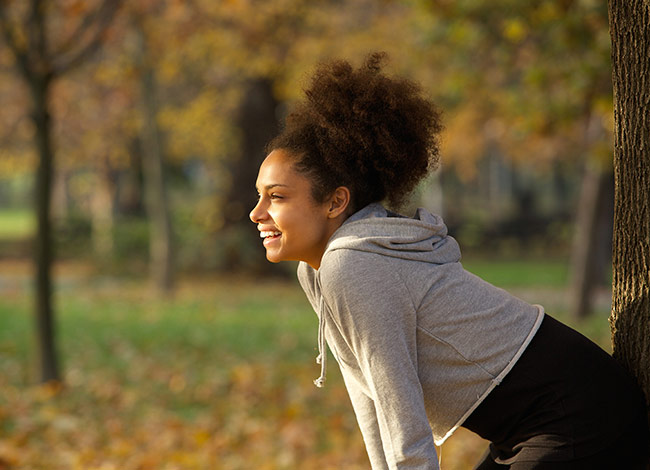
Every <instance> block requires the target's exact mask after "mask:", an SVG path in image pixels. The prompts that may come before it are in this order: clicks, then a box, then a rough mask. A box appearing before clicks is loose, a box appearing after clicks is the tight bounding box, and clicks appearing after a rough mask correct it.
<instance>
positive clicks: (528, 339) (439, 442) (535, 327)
mask: <svg viewBox="0 0 650 470" xmlns="http://www.w3.org/2000/svg"><path fill="white" fill-rule="evenodd" d="M535 307H537V310H538V312H537V318H536V320H535V324H534V325H533V328H532V329H531V330H530V332H529V333H528V336H527V337H526V339H525V340H524V342H523V344H522V345H521V347H520V348H519V350H518V351H517V353H516V354H515V355H514V357H513V358H512V359H511V360H510V362H509V363H508V365H507V366H506V367H505V368H504V369H503V370H502V371H501V373H500V374H499V375H498V376H496V377H495V378H494V379H492V382H491V384H490V386H489V387H488V389H487V390H486V391H485V392H483V394H482V395H481V396H480V397H479V398H478V400H476V401H475V402H474V404H473V405H472V406H471V407H470V408H469V409H468V410H467V411H466V412H465V414H464V415H463V416H461V417H460V419H459V420H458V421H457V422H456V424H455V425H454V426H453V427H452V428H451V429H450V430H449V431H448V432H447V434H445V435H444V436H443V437H442V438H441V439H434V443H435V444H436V445H437V446H442V444H444V443H445V441H446V440H447V439H449V437H451V435H452V434H453V433H454V432H456V430H457V429H458V428H459V427H461V426H462V425H463V423H464V422H465V420H467V418H469V416H470V415H471V414H472V413H473V412H474V410H476V408H478V407H479V405H480V404H481V403H483V401H484V400H485V399H486V398H487V396H488V395H489V394H490V393H491V392H492V391H493V390H494V389H495V388H496V387H497V386H498V385H499V384H501V382H502V381H503V379H504V378H505V377H506V375H508V373H510V371H511V370H512V368H513V367H514V366H515V364H516V363H517V362H518V361H519V359H520V358H521V356H522V355H523V354H524V351H525V350H526V349H527V348H528V345H529V344H530V342H531V341H532V340H533V338H534V337H535V334H536V333H537V330H539V327H540V326H541V324H542V320H544V315H545V314H544V308H543V307H542V306H541V305H535Z"/></svg>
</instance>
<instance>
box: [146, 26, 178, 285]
mask: <svg viewBox="0 0 650 470" xmlns="http://www.w3.org/2000/svg"><path fill="white" fill-rule="evenodd" d="M137 34H138V45H139V51H138V52H139V57H138V63H139V65H140V85H141V92H142V103H141V105H142V119H143V126H142V136H141V137H142V138H141V143H142V171H143V176H144V187H145V204H146V207H147V214H148V216H149V226H150V230H149V253H150V260H149V262H150V268H151V276H152V279H153V280H154V282H155V284H156V286H157V287H158V288H159V289H160V290H161V291H162V292H165V293H169V292H171V291H172V289H173V286H174V276H173V269H174V267H173V266H174V263H173V241H172V239H173V236H172V225H171V215H170V212H169V201H168V196H167V185H166V182H165V175H164V164H163V149H162V142H161V137H160V130H159V128H158V123H157V121H156V119H157V115H158V106H157V101H156V89H155V86H156V83H155V78H154V72H153V69H152V67H151V64H150V63H149V58H148V57H147V43H146V34H145V32H144V31H143V30H142V28H141V27H140V28H139V29H138V31H137Z"/></svg>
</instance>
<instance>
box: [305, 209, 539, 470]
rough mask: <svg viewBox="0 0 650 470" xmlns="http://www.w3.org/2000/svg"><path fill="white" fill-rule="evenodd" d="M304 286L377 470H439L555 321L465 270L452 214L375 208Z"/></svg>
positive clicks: (347, 227) (335, 243)
mask: <svg viewBox="0 0 650 470" xmlns="http://www.w3.org/2000/svg"><path fill="white" fill-rule="evenodd" d="M298 279H299V281H300V284H301V286H302V288H303V289H304V291H305V293H306V295H307V298H308V299H309V301H310V303H311V305H312V306H313V307H314V310H315V311H316V313H317V315H318V316H319V321H320V323H319V324H320V328H319V352H320V355H319V358H318V359H319V362H321V367H322V370H321V377H320V378H319V379H318V380H316V381H315V382H316V384H317V385H319V386H322V384H323V382H324V380H325V367H326V359H327V352H326V348H325V340H326V341H327V344H328V345H329V348H330V350H331V352H332V354H333V356H334V357H335V358H336V360H337V362H338V364H339V367H340V369H341V373H342V375H343V379H344V381H345V385H346V387H347V390H348V393H349V395H350V399H351V402H352V405H353V407H354V411H355V414H356V416H357V421H358V423H359V427H360V428H361V432H362V435H363V439H364V442H365V444H366V449H367V451H368V456H369V458H370V462H371V464H372V468H373V469H375V470H377V469H437V468H438V460H437V458H436V449H435V446H434V442H435V444H436V445H441V444H442V443H443V442H444V441H445V440H446V439H447V438H448V437H449V436H450V435H451V434H452V433H453V432H454V431H455V430H456V429H457V428H458V427H459V426H460V425H461V424H462V423H463V421H464V420H465V419H466V418H467V417H468V416H469V415H470V414H471V413H472V411H473V410H474V409H475V408H476V407H477V406H478V405H479V404H480V403H481V402H482V401H483V400H484V399H485V397H486V396H487V395H488V394H489V393H490V391H491V390H492V389H494V387H496V386H497V385H498V384H499V383H501V381H502V380H503V378H504V377H505V376H506V374H507V373H508V372H509V371H510V369H512V367H513V365H514V364H515V362H516V361H517V360H518V359H519V357H520V356H521V354H522V353H523V351H524V349H525V348H526V346H527V345H528V344H529V342H530V341H531V339H532V338H533V336H534V334H535V332H536V331H537V329H538V327H539V325H540V324H541V321H542V319H543V316H544V312H543V310H542V308H541V307H539V306H532V305H530V304H528V303H526V302H523V301H522V300H519V299H517V298H515V297H513V296H512V295H510V294H508V293H507V292H505V291H504V290H502V289H498V288H496V287H494V286H492V285H491V284H488V283H487V282H485V281H483V280H481V279H480V278H478V277H476V276H474V275H473V274H471V273H469V272H467V271H465V270H464V269H463V267H462V266H461V264H460V250H459V248H458V244H457V243H456V241H455V240H454V239H453V238H452V237H450V236H449V235H447V228H446V226H445V225H444V223H443V222H442V219H441V218H440V217H438V216H436V215H433V214H430V213H428V212H426V211H425V210H423V209H419V210H418V212H417V214H416V216H415V217H414V218H406V217H401V216H398V215H397V214H392V213H389V212H387V211H386V210H385V209H384V208H383V207H382V206H381V205H379V204H371V205H369V206H367V207H366V208H364V209H362V210H361V211H359V212H357V213H356V214H354V215H353V216H352V217H350V218H349V219H348V220H346V222H345V223H344V224H343V225H342V226H341V227H340V228H339V229H338V230H337V231H336V232H335V233H334V235H333V236H332V238H331V239H330V241H329V243H328V246H327V248H326V250H325V253H324V255H323V258H322V261H321V266H320V268H319V269H318V270H314V269H313V268H311V267H310V266H309V265H307V264H306V263H300V265H299V266H298Z"/></svg>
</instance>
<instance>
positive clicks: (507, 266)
mask: <svg viewBox="0 0 650 470" xmlns="http://www.w3.org/2000/svg"><path fill="white" fill-rule="evenodd" d="M462 262H463V266H464V267H465V269H467V270H468V271H470V272H472V273H474V274H476V275H477V276H479V277H481V278H483V279H485V280H486V281H488V282H490V283H492V284H494V285H496V286H499V287H503V288H508V287H528V286H535V287H558V288H560V287H564V286H566V284H567V280H568V263H567V261H566V260H563V259H548V260H518V259H517V260H512V259H505V260H500V259H486V258H471V259H466V260H463V261H462Z"/></svg>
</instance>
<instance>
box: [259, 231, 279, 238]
mask: <svg viewBox="0 0 650 470" xmlns="http://www.w3.org/2000/svg"><path fill="white" fill-rule="evenodd" d="M279 235H282V232H267V231H264V232H260V238H266V237H275V236H279Z"/></svg>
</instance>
